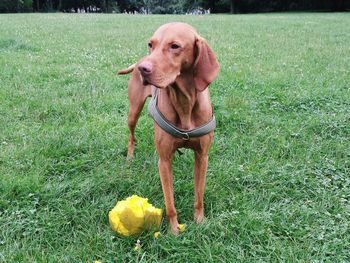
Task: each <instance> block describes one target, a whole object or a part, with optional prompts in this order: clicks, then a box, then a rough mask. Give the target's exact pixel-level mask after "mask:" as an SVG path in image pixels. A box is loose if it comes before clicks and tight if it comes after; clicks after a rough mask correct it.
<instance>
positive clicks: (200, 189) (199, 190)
mask: <svg viewBox="0 0 350 263" xmlns="http://www.w3.org/2000/svg"><path fill="white" fill-rule="evenodd" d="M207 166H208V154H207V153H206V154H202V153H198V152H195V159H194V221H195V222H196V223H201V222H202V221H203V218H204V205H203V203H204V201H203V199H204V197H203V196H204V188H205V177H206V174H207Z"/></svg>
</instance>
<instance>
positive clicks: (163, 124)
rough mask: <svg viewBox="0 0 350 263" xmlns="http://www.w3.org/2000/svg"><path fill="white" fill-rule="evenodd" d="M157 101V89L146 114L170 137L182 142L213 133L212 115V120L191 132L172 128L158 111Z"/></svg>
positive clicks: (213, 120) (214, 125)
mask: <svg viewBox="0 0 350 263" xmlns="http://www.w3.org/2000/svg"><path fill="white" fill-rule="evenodd" d="M157 101H158V92H157V88H156V89H155V90H154V93H153V95H152V99H151V102H150V104H149V105H148V113H149V114H150V116H151V117H152V118H153V120H154V121H155V122H156V123H157V124H158V125H159V127H160V128H162V129H163V130H164V131H166V132H167V133H169V134H170V135H172V136H174V137H178V138H182V139H184V140H189V139H190V138H193V137H200V136H203V135H205V134H208V133H209V132H211V131H213V130H214V129H215V127H216V121H215V116H214V115H213V116H212V118H211V119H210V120H209V121H208V122H207V123H205V124H203V125H201V126H199V127H197V128H194V129H192V130H182V129H179V128H177V127H176V126H174V125H173V124H172V123H170V122H169V121H168V120H167V119H166V118H165V117H164V115H163V114H162V113H161V112H160V111H159V109H158V106H157Z"/></svg>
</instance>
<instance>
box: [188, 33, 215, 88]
mask: <svg viewBox="0 0 350 263" xmlns="http://www.w3.org/2000/svg"><path fill="white" fill-rule="evenodd" d="M195 49H196V51H197V52H196V53H197V57H196V60H195V62H194V81H195V85H196V89H197V90H198V91H203V90H205V89H206V88H207V87H208V85H209V84H210V83H211V82H213V81H214V80H215V79H216V76H217V75H218V73H219V69H220V66H219V63H218V61H217V59H216V56H215V54H214V52H213V51H212V50H211V48H210V47H209V45H208V43H207V42H206V41H205V39H203V38H202V37H200V36H198V37H197V39H196V42H195Z"/></svg>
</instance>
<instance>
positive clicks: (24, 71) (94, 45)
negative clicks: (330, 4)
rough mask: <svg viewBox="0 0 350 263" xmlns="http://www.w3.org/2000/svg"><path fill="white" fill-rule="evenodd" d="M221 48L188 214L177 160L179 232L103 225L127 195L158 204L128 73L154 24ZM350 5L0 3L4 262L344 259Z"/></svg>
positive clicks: (187, 193)
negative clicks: (133, 121) (46, 8)
mask: <svg viewBox="0 0 350 263" xmlns="http://www.w3.org/2000/svg"><path fill="white" fill-rule="evenodd" d="M169 21H185V22H188V23H190V24H192V25H193V26H195V27H196V28H197V29H198V31H199V32H200V34H201V35H202V36H204V37H205V38H206V39H207V40H208V41H209V43H210V44H211V45H212V47H213V49H214V50H215V52H216V53H217V56H218V59H219V61H220V64H221V73H220V76H219V78H218V79H217V80H216V81H215V83H213V84H212V85H211V86H210V90H211V94H212V98H213V105H214V109H215V113H216V118H217V120H218V127H217V130H216V135H215V143H214V145H213V147H212V149H211V152H210V162H209V169H208V177H207V187H206V195H205V199H206V202H205V209H206V220H205V222H204V223H203V224H201V225H195V224H193V223H192V214H193V175H192V169H193V155H192V153H191V151H187V150H185V151H184V155H182V156H179V155H177V156H176V158H175V161H174V174H175V192H176V207H177V210H178V214H179V221H180V223H186V224H187V229H186V232H185V233H183V234H181V235H180V236H178V237H174V236H172V235H170V234H167V230H166V229H167V225H166V223H165V222H163V224H162V230H161V231H162V236H161V237H160V238H159V239H157V240H154V238H153V237H152V235H149V234H147V233H146V234H144V235H143V236H141V237H140V240H141V244H142V249H141V250H140V251H138V252H137V251H134V250H133V247H134V244H135V242H136V239H135V238H121V237H118V236H116V235H115V234H113V232H112V231H111V230H110V227H109V224H108V219H107V215H108V211H109V210H110V209H111V208H112V207H113V206H114V204H115V202H116V200H120V199H123V198H125V197H127V196H129V195H131V194H139V195H141V196H144V197H148V198H149V199H150V201H151V202H152V203H153V204H154V205H156V206H158V207H162V208H163V207H164V203H163V194H162V191H161V186H160V181H159V177H158V173H157V165H156V164H157V155H156V153H155V148H154V144H153V131H152V130H153V129H152V121H151V119H150V118H149V117H148V116H147V113H146V112H145V111H144V113H143V115H142V116H141V118H140V121H139V125H138V130H137V136H138V145H137V149H136V158H135V159H134V160H133V161H132V162H127V161H126V159H125V153H126V147H127V125H126V123H127V122H126V120H127V109H128V101H127V78H126V77H121V76H116V75H115V71H116V70H117V69H120V68H123V67H126V66H128V65H130V64H132V63H134V62H135V61H137V60H138V59H139V58H140V57H142V56H143V55H145V54H146V44H147V39H148V37H149V36H150V35H151V34H152V32H153V31H154V30H155V29H156V28H157V27H158V26H159V25H161V24H163V23H166V22H169ZM349 23H350V16H349V14H346V13H343V14H341V13H332V14H326V13H324V14H317V13H313V14H308V13H300V14H263V15H235V16H230V15H212V16H136V15H135V16H127V15H90V14H89V15H74V14H16V15H15V14H8V15H0V24H1V27H0V83H1V84H0V85H1V86H0V226H1V228H0V262H92V261H93V260H97V259H99V260H101V261H102V262H349V261H350V230H349V229H350V225H349V219H350V177H349V175H350V161H349V160H350V151H349V149H350V92H349V91H350V79H349V69H350V57H349V54H350V45H349V43H350V32H349V28H348V25H349Z"/></svg>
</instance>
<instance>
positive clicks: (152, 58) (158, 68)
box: [138, 23, 219, 91]
mask: <svg viewBox="0 0 350 263" xmlns="http://www.w3.org/2000/svg"><path fill="white" fill-rule="evenodd" d="M148 48H149V55H148V56H146V57H145V58H144V59H143V60H142V61H141V62H140V63H139V64H138V70H139V71H140V74H141V76H142V79H143V83H144V84H145V85H146V84H151V85H154V86H156V87H158V88H165V87H167V86H168V85H170V84H172V83H174V82H175V81H176V79H177V78H178V77H181V76H189V77H192V78H193V80H194V83H195V87H196V89H197V90H198V91H203V90H204V89H206V88H207V86H208V85H209V84H210V83H211V82H212V81H214V79H215V78H216V76H217V74H218V72H219V63H218V61H217V59H216V57H215V54H214V52H213V51H212V50H211V48H210V47H209V45H208V43H207V42H206V41H205V40H204V39H203V38H202V37H200V36H199V35H198V33H197V32H196V31H195V30H194V28H193V27H191V26H190V25H188V24H185V23H169V24H165V25H162V26H161V27H159V28H158V29H157V31H156V32H155V33H154V34H153V36H152V37H151V39H150V40H149V42H148Z"/></svg>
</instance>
